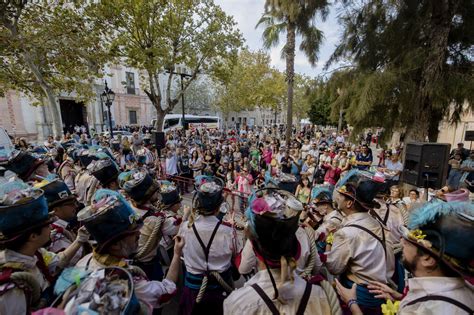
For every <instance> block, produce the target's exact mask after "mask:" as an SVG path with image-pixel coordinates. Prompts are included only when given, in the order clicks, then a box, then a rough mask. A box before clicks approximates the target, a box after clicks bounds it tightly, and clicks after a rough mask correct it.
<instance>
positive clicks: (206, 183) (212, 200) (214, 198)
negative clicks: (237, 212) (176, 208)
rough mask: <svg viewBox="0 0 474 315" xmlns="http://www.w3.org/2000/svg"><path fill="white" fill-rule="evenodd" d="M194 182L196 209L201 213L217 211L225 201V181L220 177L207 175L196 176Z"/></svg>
mask: <svg viewBox="0 0 474 315" xmlns="http://www.w3.org/2000/svg"><path fill="white" fill-rule="evenodd" d="M194 180H195V181H194V188H195V190H196V193H195V195H194V199H195V200H196V201H197V204H196V207H197V208H199V211H200V212H213V211H215V210H216V209H217V208H218V207H219V206H220V205H221V204H222V202H223V201H224V196H223V195H222V191H223V190H224V181H223V180H222V179H220V178H219V177H215V176H207V175H200V176H196V178H195V179H194ZM193 203H194V202H193Z"/></svg>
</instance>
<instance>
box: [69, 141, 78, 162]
mask: <svg viewBox="0 0 474 315" xmlns="http://www.w3.org/2000/svg"><path fill="white" fill-rule="evenodd" d="M81 148H82V146H81V145H80V144H77V143H76V144H73V145H71V146H69V147H68V148H67V149H66V154H67V156H69V157H70V158H71V159H72V160H73V161H74V162H77V161H78V160H79V155H78V154H79V151H80V150H81Z"/></svg>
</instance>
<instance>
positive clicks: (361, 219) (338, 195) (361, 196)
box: [326, 170, 395, 314]
mask: <svg viewBox="0 0 474 315" xmlns="http://www.w3.org/2000/svg"><path fill="white" fill-rule="evenodd" d="M383 186H384V183H383V180H382V181H379V180H378V178H376V177H374V176H373V174H372V173H369V172H366V171H359V170H352V171H350V172H349V173H347V175H346V176H344V177H343V178H341V180H340V181H339V182H338V183H337V185H336V187H335V189H334V193H333V200H334V201H335V203H336V204H337V208H338V211H340V212H341V214H342V215H343V217H344V220H343V223H342V226H341V228H340V229H339V230H338V231H336V232H335V233H334V238H333V241H332V244H331V243H330V242H329V241H328V240H326V241H327V243H328V246H327V252H326V255H327V261H326V267H327V269H328V271H329V272H330V273H331V274H334V275H340V281H341V283H342V284H343V285H344V286H346V287H348V288H350V287H352V284H353V283H356V284H358V285H357V303H358V304H359V306H360V308H361V309H362V310H363V312H364V314H380V312H381V311H380V305H382V303H384V302H385V301H384V300H382V299H377V298H375V297H374V295H373V294H371V293H370V292H369V291H368V289H367V287H366V286H365V284H366V283H367V282H369V281H379V282H382V283H389V281H390V279H391V278H392V276H393V272H394V259H395V257H394V254H393V249H392V243H391V242H390V240H389V236H388V232H387V231H385V229H384V227H383V225H382V224H381V223H380V222H378V221H377V220H376V219H374V218H373V217H372V216H371V214H370V212H371V211H373V208H374V207H376V206H379V205H378V203H376V202H374V197H375V196H376V194H377V193H378V192H379V191H380V190H381V189H382V188H383ZM331 245H332V246H331ZM349 306H350V305H349Z"/></svg>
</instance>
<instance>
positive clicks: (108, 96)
mask: <svg viewBox="0 0 474 315" xmlns="http://www.w3.org/2000/svg"><path fill="white" fill-rule="evenodd" d="M114 99H115V93H114V91H112V90H111V89H109V87H108V86H107V81H105V88H104V91H103V92H102V94H100V100H101V101H102V102H103V103H104V104H105V106H107V110H108V112H109V129H110V139H113V138H114V132H113V130H112V113H111V112H110V106H112V103H113V101H114Z"/></svg>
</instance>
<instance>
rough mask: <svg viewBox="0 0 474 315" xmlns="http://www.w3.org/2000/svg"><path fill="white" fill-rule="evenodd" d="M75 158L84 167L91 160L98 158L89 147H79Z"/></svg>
mask: <svg viewBox="0 0 474 315" xmlns="http://www.w3.org/2000/svg"><path fill="white" fill-rule="evenodd" d="M77 158H78V159H79V162H80V163H81V165H82V167H84V168H85V167H88V166H89V164H91V162H92V161H96V160H98V159H99V158H98V157H97V156H95V154H94V152H91V151H89V149H79V151H78V152H77Z"/></svg>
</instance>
